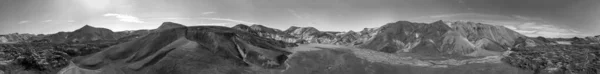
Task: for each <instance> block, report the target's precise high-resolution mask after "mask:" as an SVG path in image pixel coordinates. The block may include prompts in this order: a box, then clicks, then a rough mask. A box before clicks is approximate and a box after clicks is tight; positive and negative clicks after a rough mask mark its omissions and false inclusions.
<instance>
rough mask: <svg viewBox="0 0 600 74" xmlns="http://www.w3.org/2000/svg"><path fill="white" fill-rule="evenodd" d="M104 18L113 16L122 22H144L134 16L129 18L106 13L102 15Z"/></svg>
mask: <svg viewBox="0 0 600 74" xmlns="http://www.w3.org/2000/svg"><path fill="white" fill-rule="evenodd" d="M104 16H107V17H109V16H114V17H116V18H117V19H119V21H123V22H132V23H144V21H141V20H140V19H139V18H137V17H135V16H131V15H125V14H114V13H106V14H104Z"/></svg>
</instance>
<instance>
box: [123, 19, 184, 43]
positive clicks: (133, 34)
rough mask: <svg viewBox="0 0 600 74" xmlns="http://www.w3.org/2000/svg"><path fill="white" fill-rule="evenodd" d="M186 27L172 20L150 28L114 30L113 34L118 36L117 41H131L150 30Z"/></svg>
mask: <svg viewBox="0 0 600 74" xmlns="http://www.w3.org/2000/svg"><path fill="white" fill-rule="evenodd" d="M183 27H186V26H184V25H181V24H179V23H174V22H163V23H162V24H161V25H160V26H159V27H158V28H156V29H151V30H144V29H142V30H132V31H121V32H116V33H115V34H116V35H117V36H119V38H118V41H131V40H134V39H138V38H141V37H144V36H146V35H148V34H150V33H152V32H160V31H163V30H168V29H174V28H183Z"/></svg>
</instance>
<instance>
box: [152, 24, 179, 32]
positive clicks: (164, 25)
mask: <svg viewBox="0 0 600 74" xmlns="http://www.w3.org/2000/svg"><path fill="white" fill-rule="evenodd" d="M182 27H185V26H184V25H181V24H179V23H173V22H163V23H162V24H161V25H160V26H159V27H158V28H156V29H155V30H158V31H161V30H168V29H173V28H182Z"/></svg>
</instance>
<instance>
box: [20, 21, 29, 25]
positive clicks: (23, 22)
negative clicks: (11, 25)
mask: <svg viewBox="0 0 600 74" xmlns="http://www.w3.org/2000/svg"><path fill="white" fill-rule="evenodd" d="M25 23H29V21H20V22H19V24H25Z"/></svg>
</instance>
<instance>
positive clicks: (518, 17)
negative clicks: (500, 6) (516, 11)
mask: <svg viewBox="0 0 600 74" xmlns="http://www.w3.org/2000/svg"><path fill="white" fill-rule="evenodd" d="M512 17H514V18H517V19H521V20H527V21H542V20H544V19H542V18H534V17H526V16H521V15H513V16H512Z"/></svg>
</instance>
